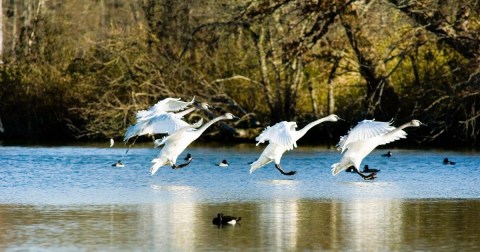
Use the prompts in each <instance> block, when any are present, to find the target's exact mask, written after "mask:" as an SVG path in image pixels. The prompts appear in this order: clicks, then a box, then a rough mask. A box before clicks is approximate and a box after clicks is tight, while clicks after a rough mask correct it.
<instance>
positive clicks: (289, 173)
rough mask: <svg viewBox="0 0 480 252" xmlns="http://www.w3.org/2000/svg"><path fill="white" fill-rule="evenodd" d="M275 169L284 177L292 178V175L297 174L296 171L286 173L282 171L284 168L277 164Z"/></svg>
mask: <svg viewBox="0 0 480 252" xmlns="http://www.w3.org/2000/svg"><path fill="white" fill-rule="evenodd" d="M275 167H276V168H277V170H279V171H280V172H281V173H282V174H283V175H287V176H291V175H294V174H295V173H297V172H296V171H289V172H285V171H284V170H283V169H282V167H281V166H280V164H275Z"/></svg>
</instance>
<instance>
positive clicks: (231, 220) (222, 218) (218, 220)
mask: <svg viewBox="0 0 480 252" xmlns="http://www.w3.org/2000/svg"><path fill="white" fill-rule="evenodd" d="M241 219H242V217H238V218H237V217H233V216H228V215H223V213H219V214H218V215H217V217H215V218H213V220H212V223H213V224H214V225H217V226H221V225H235V224H237V222H239V221H240V220H241Z"/></svg>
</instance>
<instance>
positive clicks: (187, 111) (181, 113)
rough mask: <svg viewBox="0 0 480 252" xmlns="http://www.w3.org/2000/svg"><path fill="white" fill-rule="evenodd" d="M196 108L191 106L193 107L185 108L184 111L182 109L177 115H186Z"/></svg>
mask: <svg viewBox="0 0 480 252" xmlns="http://www.w3.org/2000/svg"><path fill="white" fill-rule="evenodd" d="M195 109H196V108H195V107H191V108H189V109H186V110H184V111H180V112H178V113H176V115H177V116H179V117H184V116H185V115H187V114H188V113H191V112H193V111H194V110H195Z"/></svg>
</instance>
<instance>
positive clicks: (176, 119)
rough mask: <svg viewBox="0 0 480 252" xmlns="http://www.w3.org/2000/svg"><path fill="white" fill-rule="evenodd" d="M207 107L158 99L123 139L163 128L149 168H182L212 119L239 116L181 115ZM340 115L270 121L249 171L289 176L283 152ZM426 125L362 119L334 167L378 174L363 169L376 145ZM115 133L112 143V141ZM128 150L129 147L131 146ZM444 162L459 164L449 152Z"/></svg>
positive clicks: (370, 175) (342, 139)
mask: <svg viewBox="0 0 480 252" xmlns="http://www.w3.org/2000/svg"><path fill="white" fill-rule="evenodd" d="M198 109H204V110H208V105H207V104H205V103H200V104H198V103H195V99H194V98H193V99H192V100H191V101H181V100H180V98H166V99H164V100H161V101H159V102H158V103H156V104H155V105H153V106H152V107H150V108H149V109H147V110H140V111H138V112H137V113H136V123H135V124H134V125H131V126H130V127H128V129H127V131H126V133H125V137H124V142H125V143H127V142H128V141H129V140H130V139H132V138H133V139H134V140H133V142H132V143H131V144H130V146H129V148H130V147H131V146H132V145H133V144H134V143H135V141H136V139H137V138H138V137H139V136H143V135H149V136H152V137H153V136H154V135H157V134H164V135H165V136H164V137H163V138H161V139H156V140H154V145H155V147H158V146H163V148H162V149H161V150H160V152H159V154H158V156H157V157H156V158H154V159H153V160H152V166H151V167H150V174H151V175H154V174H155V173H156V172H157V171H158V169H159V168H160V167H162V166H166V165H168V166H170V167H172V168H173V169H181V168H184V167H186V166H187V165H189V164H190V163H191V162H192V160H193V157H192V156H191V155H190V154H187V157H186V158H185V160H184V161H185V162H183V163H180V164H178V163H177V159H178V156H179V155H180V154H181V153H182V152H183V151H184V150H185V149H186V148H187V147H188V146H189V145H190V144H191V143H192V142H193V141H195V140H196V139H198V138H199V137H200V136H201V135H202V133H203V132H205V131H206V130H207V129H208V128H209V127H210V126H212V125H213V124H214V123H217V122H219V121H222V120H233V119H236V118H237V117H236V116H234V115H233V114H231V113H225V114H224V115H221V116H219V117H216V118H214V119H212V120H210V121H209V122H207V123H205V124H203V119H200V120H199V121H197V122H196V123H193V124H189V123H187V122H186V121H184V120H183V117H184V116H185V115H187V114H189V113H191V112H193V111H195V110H198ZM339 120H342V119H341V118H340V117H338V116H337V115H334V114H332V115H329V116H326V117H323V118H320V119H318V120H315V121H313V122H311V123H309V124H307V125H306V126H305V127H303V128H302V129H300V130H297V124H296V123H295V122H288V121H283V122H279V123H277V124H275V125H273V126H268V127H267V128H265V129H264V130H263V132H262V133H261V134H260V135H259V136H257V137H256V138H255V140H256V141H257V144H256V145H257V146H258V145H260V144H262V143H266V142H268V144H267V146H266V147H265V148H264V150H263V152H262V153H261V154H260V156H259V157H258V159H257V160H255V161H254V162H252V163H250V174H251V173H253V172H254V171H256V170H257V169H259V168H261V167H263V166H265V165H267V164H269V163H272V162H273V164H274V165H275V168H276V169H277V170H278V171H279V172H280V173H281V174H283V175H286V176H291V175H294V174H296V171H286V170H285V169H284V168H283V167H282V166H281V164H280V161H281V158H282V155H283V154H284V153H285V152H286V151H290V150H293V149H294V148H296V147H297V143H296V142H297V141H298V140H299V139H300V138H302V137H303V136H304V135H305V134H306V133H307V132H308V131H309V130H310V129H311V128H313V127H314V126H316V125H318V124H321V123H325V122H337V121H339ZM422 125H424V124H423V123H421V122H420V121H418V120H412V121H410V122H408V123H405V124H403V125H401V126H399V127H394V126H392V121H390V122H379V121H375V120H363V121H361V122H359V123H358V124H357V125H356V126H355V127H353V128H352V129H350V130H349V131H348V133H347V134H346V135H344V136H342V137H340V141H339V142H338V144H337V145H336V148H337V149H338V150H339V151H340V152H341V154H342V157H341V159H340V160H339V162H338V163H335V164H333V165H332V166H331V172H332V174H333V175H334V176H335V175H337V174H339V173H340V172H342V171H345V170H347V171H352V172H355V173H357V174H358V175H360V176H361V177H362V178H363V179H365V180H371V179H375V178H376V174H377V172H379V170H377V169H371V168H369V167H368V165H365V166H364V167H363V170H362V171H360V167H361V163H362V160H363V159H364V158H365V157H366V156H367V155H369V154H370V153H371V152H372V151H373V150H374V149H375V148H376V147H378V146H380V145H385V144H387V143H390V142H393V141H396V140H399V139H402V138H406V136H407V133H406V132H405V131H404V129H405V128H408V127H420V126H422ZM113 144H114V142H113V139H112V140H111V143H110V146H113ZM127 152H128V150H127ZM382 156H385V157H391V156H392V153H391V152H390V151H388V152H387V153H385V154H383V155H382ZM444 163H445V164H455V162H452V161H449V160H448V159H447V158H445V160H444ZM216 165H217V166H219V167H227V166H228V165H229V163H228V162H227V160H223V161H221V162H220V163H218V164H216ZM112 166H116V167H122V166H123V164H122V163H121V162H120V161H118V162H117V163H115V164H113V165H112Z"/></svg>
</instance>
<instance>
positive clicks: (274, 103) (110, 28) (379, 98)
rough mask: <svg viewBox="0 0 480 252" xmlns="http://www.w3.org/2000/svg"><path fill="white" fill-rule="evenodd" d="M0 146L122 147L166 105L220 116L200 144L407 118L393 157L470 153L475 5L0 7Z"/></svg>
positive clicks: (474, 131) (150, 0)
mask: <svg viewBox="0 0 480 252" xmlns="http://www.w3.org/2000/svg"><path fill="white" fill-rule="evenodd" d="M0 10H1V11H0V13H1V14H0V15H1V18H0V20H1V22H0V45H1V46H0V57H1V60H2V61H1V62H0V63H1V64H0V139H3V140H4V141H13V140H26V139H28V140H33V141H52V140H59V141H71V140H84V141H99V140H100V141H105V140H104V139H106V138H115V139H117V140H121V139H122V138H123V134H124V133H125V130H126V128H127V127H128V126H129V125H131V124H133V123H135V112H136V111H137V110H141V109H146V108H148V107H150V106H151V105H153V104H155V103H156V102H158V101H159V100H160V99H163V98H166V97H179V98H182V100H190V99H192V97H195V100H197V101H200V102H207V103H209V104H210V105H212V106H213V108H212V109H211V110H210V111H197V112H195V113H193V114H190V115H189V116H188V117H187V118H186V120H187V121H189V122H193V121H196V120H197V119H198V118H200V117H202V118H205V119H207V120H209V119H211V118H213V117H215V116H218V115H220V114H222V113H224V112H227V111H228V112H232V113H233V114H235V115H237V116H238V117H240V119H239V120H238V121H234V122H230V121H229V122H226V123H221V124H218V125H217V126H215V127H213V128H212V129H211V130H209V131H208V132H207V134H206V135H205V136H204V137H203V138H202V139H209V140H211V139H213V140H215V139H219V138H222V139H224V140H225V139H230V140H232V141H253V140H252V139H253V138H254V137H255V136H256V135H258V134H259V133H260V132H261V130H262V129H263V128H264V127H266V126H268V125H272V124H274V123H275V122H278V121H283V120H288V121H296V122H297V124H298V125H299V127H303V125H305V124H306V123H308V122H310V121H312V120H314V119H316V118H319V117H323V116H326V115H328V114H331V113H335V114H337V115H339V116H340V117H342V118H344V119H345V120H346V122H343V123H336V124H332V123H330V124H329V123H327V124H324V125H321V126H319V127H316V128H314V129H312V131H311V132H309V136H310V137H306V138H304V139H305V140H304V141H307V142H308V141H310V142H312V143H324V144H325V143H326V144H335V143H336V142H337V141H338V137H339V136H340V135H343V134H345V133H346V132H347V131H348V129H349V128H350V127H352V126H354V125H355V124H356V123H357V122H358V121H361V120H363V119H376V120H379V121H388V120H392V119H393V120H394V124H395V125H399V124H402V123H404V122H407V121H410V120H411V119H419V120H421V121H422V122H424V123H426V124H428V126H427V127H423V128H419V129H414V130H409V135H410V137H409V138H408V140H407V141H403V142H404V143H405V144H409V143H410V144H417V143H423V144H427V145H432V146H437V147H457V146H471V147H477V146H478V145H479V143H480V141H479V140H480V139H479V133H480V124H479V123H480V99H479V98H480V96H479V94H480V19H479V14H480V13H479V12H480V1H478V0H470V1H467V0H433V1H427V0H370V1H366V0H362V1H355V0H350V1H321V0H304V1H300V0H296V1H295V0H277V1H266V0H265V1H243V0H183V1H178V0H175V1H174V0H158V1H154V0H88V1H87V0H83V1H64V0H24V1H15V0H4V1H1V2H0Z"/></svg>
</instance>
